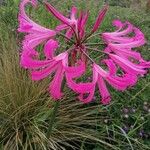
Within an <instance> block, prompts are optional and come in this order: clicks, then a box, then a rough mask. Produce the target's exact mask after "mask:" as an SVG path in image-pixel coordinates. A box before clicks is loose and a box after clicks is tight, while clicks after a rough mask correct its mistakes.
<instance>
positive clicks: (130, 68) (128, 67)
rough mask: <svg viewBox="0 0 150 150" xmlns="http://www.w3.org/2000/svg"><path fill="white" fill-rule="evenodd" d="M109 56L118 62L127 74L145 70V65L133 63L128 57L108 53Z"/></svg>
mask: <svg viewBox="0 0 150 150" xmlns="http://www.w3.org/2000/svg"><path fill="white" fill-rule="evenodd" d="M109 56H110V58H111V59H112V60H113V61H114V62H115V63H116V64H118V65H119V66H120V67H121V68H122V69H123V70H124V71H125V72H127V73H129V74H136V75H138V74H141V75H143V74H145V73H146V72H147V71H146V70H145V68H146V67H145V66H141V65H138V64H134V63H132V62H131V61H129V60H128V59H125V58H122V57H120V56H117V55H115V54H109Z"/></svg>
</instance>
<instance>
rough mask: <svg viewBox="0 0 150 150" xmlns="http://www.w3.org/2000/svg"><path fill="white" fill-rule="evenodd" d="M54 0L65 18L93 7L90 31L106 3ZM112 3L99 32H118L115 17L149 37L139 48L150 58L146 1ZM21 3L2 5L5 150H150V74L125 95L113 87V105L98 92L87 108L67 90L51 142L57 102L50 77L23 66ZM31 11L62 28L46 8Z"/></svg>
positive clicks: (0, 109) (0, 130)
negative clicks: (35, 75) (36, 77)
mask: <svg viewBox="0 0 150 150" xmlns="http://www.w3.org/2000/svg"><path fill="white" fill-rule="evenodd" d="M49 2H51V3H52V4H53V5H54V6H55V7H57V8H58V9H59V10H60V11H62V12H63V13H64V14H68V12H69V8H70V7H71V6H72V5H73V4H75V5H76V6H77V7H78V8H79V9H88V10H89V11H90V14H91V15H90V18H89V21H88V28H90V27H91V24H92V22H93V21H94V20H95V17H96V16H97V12H98V11H99V9H100V8H101V7H102V5H103V3H104V2H103V1H102V0H88V1H86V0H82V1H80V0H63V1H56V0H49ZM109 2H110V5H111V7H110V9H109V12H108V14H107V17H106V19H105V20H104V22H103V24H102V26H101V29H100V31H111V30H113V28H112V26H111V22H112V20H113V19H116V18H119V19H121V20H122V21H125V20H128V21H130V22H131V23H133V24H134V25H136V26H137V27H139V28H141V30H142V31H143V32H144V33H145V36H146V38H147V41H148V44H146V45H145V46H144V47H143V48H139V49H137V50H138V51H140V52H141V53H142V54H143V56H144V58H145V59H149V60H150V47H149V46H150V45H149V40H150V17H149V15H150V14H148V13H146V12H145V1H144V2H143V1H141V5H137V3H133V0H132V1H131V0H128V1H126V0H124V1H120V0H118V1H114V0H111V1H109ZM18 4H19V0H7V1H4V2H3V3H2V4H1V6H0V149H2V150H3V149H6V150H20V149H21V150H22V149H23V150H28V149H29V150H30V149H31V150H32V149H35V150H38V149H39V150H44V149H45V150H46V149H54V150H55V149H56V150H58V149H68V148H69V147H70V149H81V150H83V149H85V150H88V149H89V150H91V149H92V150H108V149H114V150H137V149H138V150H148V149H150V74H148V75H147V76H145V77H143V78H141V79H140V80H139V82H138V84H137V85H136V86H135V87H133V88H130V89H128V90H127V91H125V92H123V93H120V92H117V91H115V90H114V89H111V87H110V90H111V93H112V102H111V104H110V105H108V106H103V105H101V104H100V97H99V95H98V93H97V95H96V97H95V99H96V100H95V102H93V103H91V104H88V105H82V104H81V103H79V102H78V101H77V100H76V95H75V94H74V93H73V92H72V91H70V90H69V89H68V88H67V87H65V92H64V93H65V96H64V97H63V100H62V101H61V104H60V106H59V107H60V108H59V112H58V114H57V118H56V122H55V124H54V127H53V131H52V134H51V137H50V139H46V136H45V133H46V130H47V127H48V121H49V119H50V116H51V112H52V110H53V104H54V102H53V101H52V100H51V99H50V98H49V96H48V94H47V93H46V92H45V90H46V86H47V84H48V82H49V80H50V79H46V80H43V81H41V82H32V81H31V80H30V77H29V76H28V72H27V71H26V70H24V69H22V68H20V66H19V54H20V46H21V44H20V41H21V39H22V34H19V33H18V32H17V31H16V29H17V26H18V22H17V13H18ZM133 6H135V7H133ZM27 12H28V13H29V15H30V16H31V17H32V18H33V19H34V20H36V21H37V22H38V23H40V24H42V25H44V26H46V27H49V28H53V27H54V26H55V25H56V24H57V21H56V20H54V18H53V17H52V16H51V15H50V14H48V13H47V12H46V10H45V9H44V7H43V6H42V5H41V4H40V5H39V7H38V8H37V9H36V10H33V9H32V8H31V7H28V8H27ZM96 40H97V39H96ZM93 57H97V56H96V54H93Z"/></svg>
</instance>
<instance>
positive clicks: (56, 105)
mask: <svg viewBox="0 0 150 150" xmlns="http://www.w3.org/2000/svg"><path fill="white" fill-rule="evenodd" d="M65 82H66V81H65V79H64V80H63V83H62V88H61V89H62V90H63V89H64V87H65ZM59 105H60V100H57V101H56V102H55V104H54V109H53V112H52V115H51V118H50V120H49V126H48V130H47V139H49V137H50V135H51V133H52V129H53V125H54V122H55V119H56V115H57V112H58V108H59Z"/></svg>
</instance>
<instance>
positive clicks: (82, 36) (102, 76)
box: [18, 0, 150, 104]
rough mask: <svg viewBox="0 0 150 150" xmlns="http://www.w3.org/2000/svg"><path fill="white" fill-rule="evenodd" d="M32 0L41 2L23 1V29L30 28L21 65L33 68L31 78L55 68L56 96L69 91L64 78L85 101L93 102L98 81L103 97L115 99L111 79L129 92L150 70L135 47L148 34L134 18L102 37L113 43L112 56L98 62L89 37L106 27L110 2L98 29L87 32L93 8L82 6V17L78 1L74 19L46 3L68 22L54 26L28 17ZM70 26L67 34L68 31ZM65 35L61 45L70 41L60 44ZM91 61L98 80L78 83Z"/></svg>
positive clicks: (109, 45)
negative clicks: (88, 8) (111, 89)
mask: <svg viewBox="0 0 150 150" xmlns="http://www.w3.org/2000/svg"><path fill="white" fill-rule="evenodd" d="M28 3H31V4H32V6H34V7H35V6H36V5H37V1H36V0H22V2H21V3H20V11H19V16H18V20H19V28H18V31H19V32H24V33H26V35H25V38H24V40H23V46H22V52H21V59H20V64H21V66H22V67H24V68H25V69H28V70H29V71H30V74H31V78H32V80H34V81H38V80H42V79H44V78H46V77H49V76H52V74H53V73H54V76H53V79H52V81H51V83H50V85H49V88H48V91H49V93H50V95H51V96H52V97H53V98H54V99H56V100H57V99H61V97H62V95H63V93H62V90H61V87H62V82H63V80H64V81H66V84H67V85H68V87H69V88H70V89H72V90H73V91H74V92H76V93H78V94H79V96H78V98H79V100H80V101H81V102H83V103H89V102H91V101H92V99H93V97H94V93H95V90H96V86H98V89H99V93H100V95H101V102H102V103H103V104H109V103H110V101H111V94H110V92H109V90H108V88H107V85H106V83H107V84H109V85H111V86H112V87H113V88H114V89H116V90H119V91H124V90H125V89H127V88H128V87H130V86H133V85H135V84H136V82H137V79H138V75H144V74H146V73H147V70H146V69H147V68H150V63H149V61H145V60H144V59H143V58H142V56H141V54H140V53H139V52H136V51H133V50H132V49H133V48H136V47H139V46H142V45H144V44H145V42H146V41H145V38H144V34H143V33H142V32H141V31H140V30H139V29H138V28H136V27H134V26H133V25H132V24H130V23H129V22H125V23H122V22H121V21H119V20H115V21H114V22H113V25H114V26H115V27H116V31H114V32H111V33H110V32H105V33H103V34H102V39H103V40H104V41H105V43H106V44H107V47H106V48H105V49H104V54H105V55H108V56H109V58H108V59H102V60H101V61H100V62H102V63H103V65H105V68H106V69H103V68H102V67H101V66H99V65H97V64H96V62H95V61H94V60H93V59H92V58H91V56H90V55H89V50H93V51H99V50H98V49H97V48H93V47H89V46H90V45H92V46H93V44H92V43H90V44H89V43H87V41H88V40H89V39H90V38H91V36H92V35H93V33H94V32H96V31H97V30H98V28H99V27H100V25H101V23H102V21H103V20H104V16H105V14H106V12H107V10H108V5H105V6H104V7H103V9H102V10H101V11H100V12H99V14H98V17H97V19H96V21H95V23H94V25H93V28H92V31H91V32H90V33H89V34H86V32H85V27H86V23H87V20H88V16H89V13H88V12H83V11H82V12H81V13H80V14H79V17H77V8H76V7H74V6H73V7H72V9H71V13H70V17H69V18H68V17H65V16H64V15H62V14H61V13H60V12H59V11H57V10H56V9H55V8H54V7H53V6H52V5H51V4H49V3H47V2H44V4H45V6H46V8H47V9H48V11H49V12H50V13H52V14H53V15H54V16H55V17H56V18H57V19H58V20H59V21H61V23H62V24H60V25H58V26H56V28H55V29H54V30H51V29H47V28H45V27H42V26H41V25H38V24H37V23H35V22H34V21H32V20H31V19H30V18H29V17H28V16H27V14H26V13H25V9H24V7H25V6H26V4H28ZM64 30H65V35H64V34H63V32H62V31H64ZM61 32H62V33H61ZM131 33H134V36H132V37H131V36H129V34H131ZM56 35H57V36H56ZM59 36H62V37H64V38H65V40H64V41H65V42H66V44H67V46H66V48H61V45H62V43H63V42H64V41H63V42H62V43H61V44H60V42H61V41H59V40H60V39H59V38H58V39H57V37H59ZM94 36H95V35H94ZM94 36H92V37H94ZM54 38H55V39H54ZM87 39H88V40H87ZM67 41H69V42H67ZM41 44H42V46H43V49H42V50H41V51H40V52H39V51H38V50H37V47H38V46H39V45H41ZM96 44H97V43H96ZM98 44H99V43H98ZM68 47H69V48H68ZM58 50H59V53H58ZM62 50H64V51H62ZM56 51H57V52H56ZM41 56H42V57H41ZM89 64H90V66H91V67H92V69H91V70H92V74H93V76H92V81H91V82H77V79H78V78H82V75H83V74H85V72H86V70H87V65H89ZM118 69H119V70H121V72H122V74H118Z"/></svg>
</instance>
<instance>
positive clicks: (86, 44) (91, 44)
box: [85, 43, 106, 46]
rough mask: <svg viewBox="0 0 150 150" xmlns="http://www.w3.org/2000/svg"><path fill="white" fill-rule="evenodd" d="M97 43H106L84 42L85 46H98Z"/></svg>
mask: <svg viewBox="0 0 150 150" xmlns="http://www.w3.org/2000/svg"><path fill="white" fill-rule="evenodd" d="M99 45H106V44H105V43H85V46H99Z"/></svg>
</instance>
